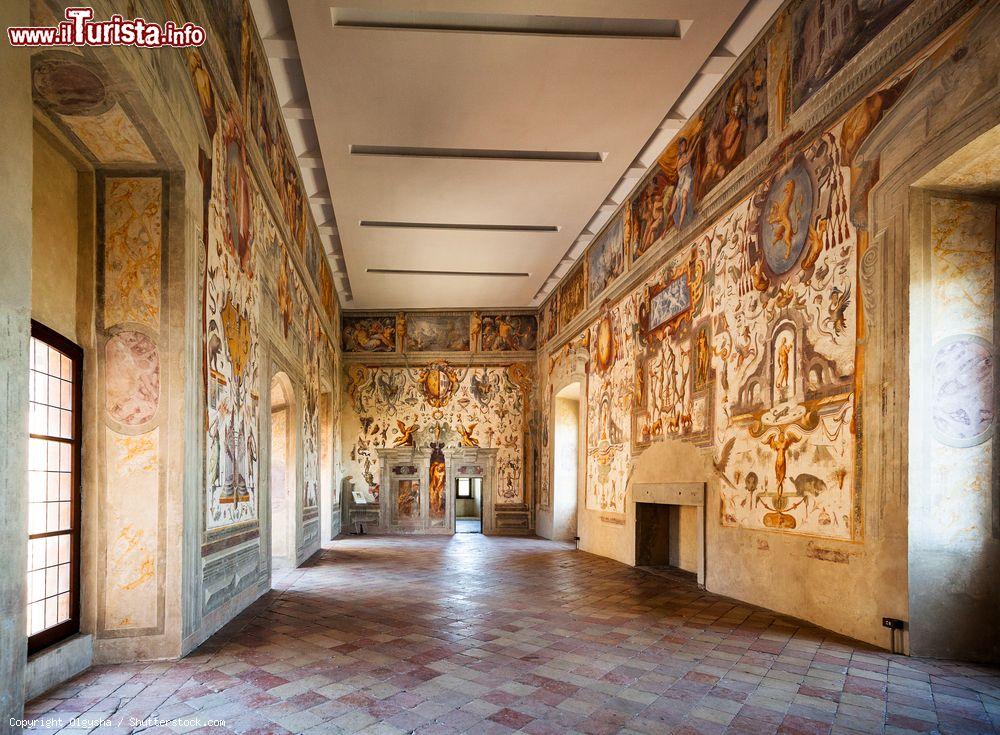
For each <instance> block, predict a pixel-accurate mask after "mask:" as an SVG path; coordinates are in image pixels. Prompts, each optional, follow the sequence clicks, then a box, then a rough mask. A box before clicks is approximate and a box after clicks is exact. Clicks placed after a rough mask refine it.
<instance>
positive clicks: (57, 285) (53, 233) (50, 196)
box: [31, 130, 79, 342]
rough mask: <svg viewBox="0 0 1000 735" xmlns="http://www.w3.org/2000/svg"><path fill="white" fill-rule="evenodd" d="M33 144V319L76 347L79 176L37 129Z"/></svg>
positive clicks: (73, 167) (69, 162) (74, 168)
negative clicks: (74, 343) (73, 343)
mask: <svg viewBox="0 0 1000 735" xmlns="http://www.w3.org/2000/svg"><path fill="white" fill-rule="evenodd" d="M32 145H33V146H34V149H35V150H34V156H35V159H34V164H33V165H34V167H33V176H32V190H31V197H32V213H31V223H32V251H31V280H32V290H31V317H32V319H34V320H35V321H38V322H41V323H42V324H44V325H46V326H48V327H51V328H52V329H54V330H55V331H57V332H58V333H59V334H61V335H63V336H64V337H66V338H68V339H69V340H71V341H73V342H77V341H78V339H77V334H76V327H77V322H76V293H77V288H76V286H77V282H76V279H77V268H76V261H77V256H76V252H77V236H78V232H79V229H78V222H77V201H78V199H77V197H78V187H77V171H76V167H75V166H74V165H73V163H72V162H71V161H69V160H67V158H66V157H65V156H64V155H63V154H62V153H61V152H60V151H58V150H57V149H56V148H55V147H54V146H53V145H52V143H50V142H49V139H48V138H47V137H46V136H44V135H42V134H41V133H39V132H38V131H37V130H36V131H35V132H34V134H33V136H32Z"/></svg>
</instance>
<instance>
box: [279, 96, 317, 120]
mask: <svg viewBox="0 0 1000 735" xmlns="http://www.w3.org/2000/svg"><path fill="white" fill-rule="evenodd" d="M281 114H282V115H284V117H285V119H286V120H312V116H313V112H312V108H311V107H310V106H309V101H308V100H292V101H291V102H286V103H285V104H283V105H282V106H281Z"/></svg>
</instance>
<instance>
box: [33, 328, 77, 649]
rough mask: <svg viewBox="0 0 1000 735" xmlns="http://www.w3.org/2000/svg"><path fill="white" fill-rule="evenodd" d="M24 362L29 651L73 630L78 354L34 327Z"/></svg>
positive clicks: (74, 348) (60, 339)
mask: <svg viewBox="0 0 1000 735" xmlns="http://www.w3.org/2000/svg"><path fill="white" fill-rule="evenodd" d="M31 335H32V336H31V347H30V354H29V356H28V361H29V364H28V370H29V385H28V400H29V418H28V431H29V437H28V569H27V575H28V576H27V591H28V594H27V598H28V649H29V651H31V652H33V651H36V650H39V649H40V648H43V647H45V646H47V645H50V644H52V643H54V642H56V641H58V640H61V639H63V638H65V637H67V636H69V635H72V634H73V633H75V632H76V631H77V630H78V629H79V613H78V609H79V605H78V602H77V600H78V587H79V585H78V582H77V580H78V579H79V576H78V570H77V566H78V557H79V545H78V532H79V529H78V526H77V517H78V504H79V491H78V488H79V484H78V483H79V449H80V437H79V435H78V434H79V432H78V428H77V427H78V423H77V415H76V411H77V407H78V400H79V387H80V386H79V381H80V364H81V358H82V351H81V350H80V348H79V347H78V346H76V345H74V344H73V343H72V342H70V341H69V340H67V339H65V338H64V337H61V336H60V335H58V334H56V333H55V332H52V331H51V330H49V329H48V328H47V327H44V326H42V325H40V324H37V323H35V322H32V329H31Z"/></svg>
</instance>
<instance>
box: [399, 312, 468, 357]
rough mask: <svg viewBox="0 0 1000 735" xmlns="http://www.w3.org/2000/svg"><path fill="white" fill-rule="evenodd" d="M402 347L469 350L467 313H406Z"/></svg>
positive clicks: (408, 348)
mask: <svg viewBox="0 0 1000 735" xmlns="http://www.w3.org/2000/svg"><path fill="white" fill-rule="evenodd" d="M404 323H405V324H406V331H405V334H404V335H403V349H404V350H405V351H407V352H448V351H455V352H465V351H468V350H469V346H470V339H469V314H468V313H464V314H420V313H408V314H406V317H405V320H404Z"/></svg>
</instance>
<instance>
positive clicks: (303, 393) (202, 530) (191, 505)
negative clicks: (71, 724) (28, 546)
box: [32, 0, 340, 661]
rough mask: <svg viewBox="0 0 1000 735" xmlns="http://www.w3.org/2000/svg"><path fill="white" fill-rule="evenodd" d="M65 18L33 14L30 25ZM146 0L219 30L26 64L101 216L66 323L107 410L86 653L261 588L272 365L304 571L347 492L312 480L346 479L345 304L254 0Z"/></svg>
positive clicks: (55, 10) (130, 652)
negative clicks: (284, 401) (288, 383)
mask: <svg viewBox="0 0 1000 735" xmlns="http://www.w3.org/2000/svg"><path fill="white" fill-rule="evenodd" d="M64 5H65V3H60V2H57V1H56V0H52V1H51V2H49V0H35V1H34V2H32V23H33V24H35V25H52V24H54V22H55V19H56V18H57V17H61V16H62V14H63V8H64ZM141 5H142V8H140V10H141V11H142V14H145V15H146V17H155V18H157V19H160V18H167V19H174V20H179V19H184V20H189V21H191V22H194V23H198V24H201V25H203V26H206V27H208V28H210V29H212V30H213V31H214V32H212V33H209V40H208V42H207V43H206V44H205V45H204V46H202V47H200V48H198V49H188V50H182V49H178V50H170V49H162V50H160V51H158V52H156V53H150V52H149V50H148V49H145V50H142V49H115V50H111V49H84V50H82V51H80V52H73V51H69V50H64V49H52V50H45V51H42V52H40V53H38V54H36V55H35V56H34V57H33V62H32V91H33V96H34V101H35V105H36V110H37V111H38V112H39V113H40V115H39V117H40V119H42V120H43V122H42V123H40V124H42V125H43V126H44V127H45V129H46V131H47V132H46V135H47V136H51V137H52V138H53V140H58V143H59V145H60V146H62V147H64V148H66V149H67V150H69V151H72V152H73V159H72V160H74V161H77V160H79V161H80V162H81V163H79V164H78V165H77V168H78V170H81V169H82V168H83V167H86V166H89V167H92V168H93V170H94V171H95V172H96V173H95V174H91V181H92V182H93V183H92V184H91V186H92V187H93V190H92V191H91V192H90V193H91V196H92V200H93V202H94V203H95V208H94V211H89V210H88V209H87V208H86V207H85V206H84V204H85V203H86V198H85V197H83V196H82V195H81V198H80V200H79V201H80V202H81V210H80V211H81V224H80V226H81V232H82V233H85V232H86V231H87V227H88V226H89V228H90V230H92V231H93V232H94V233H96V234H95V235H91V237H92V238H93V240H94V241H93V242H92V243H91V244H90V245H89V246H85V242H86V240H85V238H84V237H83V235H81V241H80V242H81V245H80V250H79V253H80V256H79V257H80V258H81V264H82V265H81V266H80V267H81V268H82V270H80V271H79V273H80V274H81V275H79V276H78V285H79V286H80V288H81V289H82V290H81V294H82V296H81V298H79V299H78V303H79V304H80V309H79V313H78V315H77V321H78V322H79V323H80V324H81V325H82V328H81V330H80V332H79V338H80V341H81V343H82V344H83V347H84V349H85V366H88V367H87V369H88V370H94V373H93V374H92V375H89V374H88V376H87V377H86V378H85V381H84V384H85V389H87V390H92V391H93V395H91V396H90V397H89V398H88V400H89V401H92V402H93V404H94V405H98V406H99V407H100V412H99V415H95V416H94V417H93V420H94V423H93V424H92V425H91V424H88V425H87V427H86V432H87V434H86V436H87V437H88V439H87V440H86V441H88V442H89V441H93V444H92V445H89V446H92V447H93V452H92V453H88V454H87V457H88V459H87V461H88V462H89V463H90V464H89V466H88V467H87V468H85V470H86V471H85V473H84V476H85V479H84V483H85V486H84V494H83V497H84V499H85V506H86V508H85V513H86V514H88V517H90V516H92V517H93V518H95V519H97V521H96V524H97V525H96V526H94V527H93V532H92V533H90V534H89V535H87V536H86V537H85V549H84V556H85V559H86V565H85V567H84V571H85V580H84V595H83V597H84V599H83V607H84V621H83V625H84V630H85V631H86V632H94V633H95V634H96V640H97V644H96V645H95V655H96V660H98V661H111V660H116V659H118V658H120V657H123V656H124V657H126V658H127V657H129V656H133V657H134V656H135V655H136V652H141V656H140V657H151V658H162V657H168V656H176V655H179V654H180V653H181V652H184V651H186V650H189V648H190V647H192V646H195V645H197V644H198V643H199V642H200V641H201V640H203V639H204V638H205V637H207V636H208V635H210V634H211V633H212V632H213V631H214V630H216V629H217V628H218V627H219V626H220V625H222V624H224V623H225V622H226V621H227V620H228V619H229V618H231V617H232V615H234V614H235V613H236V612H238V611H239V609H241V608H242V607H243V606H245V605H246V604H248V603H249V602H251V601H252V600H253V599H255V598H256V596H258V595H259V594H261V593H262V592H263V591H265V590H266V589H267V588H268V575H269V554H268V553H267V530H268V514H269V507H268V500H269V494H268V493H269V487H268V474H269V473H268V467H269V461H270V457H269V431H270V416H269V410H268V405H267V403H268V402H267V400H266V398H267V388H268V385H269V383H270V378H271V375H272V373H273V372H274V371H275V366H276V365H277V364H278V363H279V362H281V361H282V360H284V361H287V362H289V363H290V364H291V365H292V368H293V369H291V370H289V372H288V374H289V376H290V378H291V380H292V382H293V388H294V392H295V398H296V401H297V405H298V406H299V407H300V410H299V411H297V412H296V414H295V415H296V416H297V417H299V419H300V420H299V421H297V424H298V425H296V426H294V427H288V431H289V432H294V434H295V439H296V446H297V447H299V448H300V451H298V452H297V455H296V464H297V466H296V467H290V468H288V473H289V477H290V478H294V480H295V482H294V487H295V496H294V505H290V508H292V509H293V510H294V512H295V514H296V517H295V528H296V536H295V539H294V543H295V549H294V550H293V553H294V556H295V557H296V561H302V560H303V559H304V558H305V557H307V556H308V555H309V554H311V553H313V552H314V551H315V550H316V549H318V548H319V526H320V523H319V513H320V509H321V507H323V506H324V504H325V506H326V509H327V510H329V511H330V512H331V514H332V512H333V511H332V506H333V503H332V501H333V500H334V498H333V497H332V493H328V497H326V498H324V497H323V496H322V493H321V488H322V487H323V486H324V482H325V486H326V487H327V488H333V487H335V486H336V485H337V484H338V482H337V481H335V480H333V478H330V477H325V475H324V473H325V474H326V475H330V474H337V473H338V469H337V466H336V465H337V460H336V458H337V457H338V452H337V451H336V441H337V437H338V433H337V432H336V431H334V430H333V428H334V427H322V426H321V417H320V410H319V404H320V396H321V393H322V390H323V386H324V385H325V386H326V389H327V390H328V391H329V390H330V389H336V387H337V374H338V371H339V359H340V343H339V320H340V312H339V304H338V303H337V297H336V295H335V293H334V291H333V277H332V272H331V270H330V266H329V263H328V262H327V259H326V256H325V255H324V253H323V244H322V242H321V241H320V238H319V235H318V230H317V228H316V225H315V223H314V222H313V220H312V217H311V214H310V212H309V211H308V207H307V206H306V201H307V200H306V195H305V191H304V189H303V184H302V182H301V181H300V176H299V172H298V169H297V164H296V161H295V156H294V153H293V151H292V147H291V145H290V143H289V141H288V138H287V134H286V132H285V129H284V123H283V120H282V118H281V114H280V106H279V105H278V101H277V97H276V95H275V92H274V89H273V88H272V84H271V81H270V72H269V70H268V68H267V62H266V57H265V55H264V54H263V52H262V46H261V42H260V39H259V38H258V37H257V35H256V30H255V27H254V23H253V19H252V17H251V16H250V12H251V11H250V7H249V4H247V3H243V2H237V3H222V2H210V3H203V2H202V0H151V2H148V3H142V4H141ZM136 12H137V13H138V11H136ZM102 13H103V10H102V9H101V8H97V9H96V14H97V15H98V16H99V17H100V16H101V15H102ZM220 38H225V39H228V41H229V42H230V43H226V44H222V43H221V42H220ZM88 223H89V225H88ZM88 248H89V249H88ZM87 258H89V259H91V260H92V261H93V262H92V263H89V264H88V262H87V260H86V259H87ZM88 268H90V269H91V271H92V272H94V273H96V278H93V279H92V282H88V280H87V278H86V273H87V269H88ZM88 289H89V290H88ZM88 294H92V303H89V302H88V301H87V297H88ZM87 319H91V320H92V324H93V327H94V329H91V328H90V325H88V323H87V321H86V320H87ZM81 320H83V321H81ZM91 334H93V335H94V336H93V337H91V336H90V335H91ZM91 340H92V341H93V344H91ZM262 395H263V396H264V398H263V400H262ZM88 405H89V404H88ZM327 420H328V421H330V422H336V421H338V420H339V417H338V416H337V414H336V412H328V413H327ZM324 428H325V429H326V431H325V433H324V431H321V429H324ZM323 437H326V439H325V441H326V442H327V443H328V444H329V446H324V445H323V442H324V439H323ZM324 453H325V456H326V457H327V458H331V457H332V458H333V460H332V461H328V462H327V463H326V464H325V465H324V464H323V463H322V462H321V459H320V458H321V456H323V455H324ZM98 457H99V458H98ZM337 479H338V480H339V476H338V478H337ZM182 521H183V524H182ZM88 569H89V570H92V572H91V573H90V574H91V575H92V576H87V570H88ZM178 580H181V581H182V584H177V582H178Z"/></svg>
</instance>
